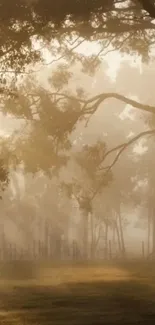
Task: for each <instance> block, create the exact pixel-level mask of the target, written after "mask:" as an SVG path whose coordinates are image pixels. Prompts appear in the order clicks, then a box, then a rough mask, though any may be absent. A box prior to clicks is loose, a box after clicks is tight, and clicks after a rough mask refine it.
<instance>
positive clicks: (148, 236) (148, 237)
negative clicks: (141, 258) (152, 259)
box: [147, 206, 151, 256]
mask: <svg viewBox="0 0 155 325" xmlns="http://www.w3.org/2000/svg"><path fill="white" fill-rule="evenodd" d="M150 239H151V208H150V206H149V208H148V232H147V254H148V256H149V255H150Z"/></svg>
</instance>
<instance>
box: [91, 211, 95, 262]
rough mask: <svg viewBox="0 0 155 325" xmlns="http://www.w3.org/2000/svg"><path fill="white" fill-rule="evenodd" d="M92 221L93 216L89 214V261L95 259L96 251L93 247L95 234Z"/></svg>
mask: <svg viewBox="0 0 155 325" xmlns="http://www.w3.org/2000/svg"><path fill="white" fill-rule="evenodd" d="M94 230H95V229H94V220H93V215H92V213H91V215H90V231H91V243H90V245H91V252H90V254H91V259H92V260H93V259H94V258H95V250H96V245H95V233H94Z"/></svg>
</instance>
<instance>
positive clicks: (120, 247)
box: [115, 220, 122, 254]
mask: <svg viewBox="0 0 155 325" xmlns="http://www.w3.org/2000/svg"><path fill="white" fill-rule="evenodd" d="M115 226H116V234H117V240H118V249H119V253H120V254H121V251H122V245H121V239H120V233H119V228H118V224H117V220H116V221H115Z"/></svg>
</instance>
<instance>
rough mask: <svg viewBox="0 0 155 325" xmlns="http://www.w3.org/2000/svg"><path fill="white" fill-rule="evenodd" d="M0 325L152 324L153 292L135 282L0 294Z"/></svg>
mask: <svg viewBox="0 0 155 325" xmlns="http://www.w3.org/2000/svg"><path fill="white" fill-rule="evenodd" d="M0 324H7V325H14V324H15V325H17V324H19V325H23V324H24V325H30V324H31V325H32V324H35V325H36V324H37V325H49V324H50V325H52V324H54V325H68V324H71V325H87V324H91V325H93V324H94V325H99V324H100V325H101V324H109V325H113V324H115V325H116V324H119V325H121V324H123V325H126V324H128V325H131V324H143V325H144V324H145V325H146V324H147V325H148V324H152V325H154V324H155V291H154V290H153V288H151V286H149V285H147V284H142V283H140V282H139V281H138V280H127V281H114V282H110V281H108V282H107V281H106V282H104V281H99V282H92V283H78V284H75V283H74V284H67V285H66V286H63V287H62V286H58V287H52V286H25V287H21V286H18V285H17V286H14V287H13V288H11V289H10V288H8V289H6V288H4V287H3V288H1V290H0Z"/></svg>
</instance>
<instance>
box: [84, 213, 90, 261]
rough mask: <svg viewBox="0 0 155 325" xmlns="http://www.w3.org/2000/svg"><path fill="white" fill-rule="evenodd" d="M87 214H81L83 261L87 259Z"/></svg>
mask: <svg viewBox="0 0 155 325" xmlns="http://www.w3.org/2000/svg"><path fill="white" fill-rule="evenodd" d="M88 221H89V216H88V213H83V259H84V260H87V259H88Z"/></svg>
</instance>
